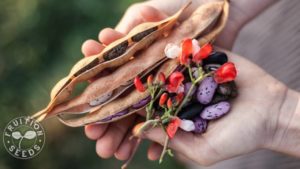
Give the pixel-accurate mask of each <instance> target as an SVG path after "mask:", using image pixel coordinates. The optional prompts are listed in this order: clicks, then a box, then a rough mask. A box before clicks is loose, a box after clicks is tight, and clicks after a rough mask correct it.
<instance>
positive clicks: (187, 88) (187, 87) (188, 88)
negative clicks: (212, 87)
mask: <svg viewBox="0 0 300 169" xmlns="http://www.w3.org/2000/svg"><path fill="white" fill-rule="evenodd" d="M191 86H192V82H187V83H185V84H184V95H186V94H187V93H188V92H189V90H190V88H191ZM195 91H196V88H194V90H193V91H192V93H191V95H193V94H194V93H195Z"/></svg>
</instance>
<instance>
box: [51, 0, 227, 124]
mask: <svg viewBox="0 0 300 169" xmlns="http://www.w3.org/2000/svg"><path fill="white" fill-rule="evenodd" d="M228 8H229V6H228V2H227V1H224V2H210V3H206V4H204V5H202V6H200V7H199V8H198V9H197V10H196V11H195V12H194V13H193V14H192V15H191V16H190V17H189V18H188V19H187V20H185V21H184V22H183V23H181V24H180V25H179V26H178V27H176V28H175V29H174V30H173V31H172V32H171V33H170V35H169V36H168V37H166V38H163V39H159V40H157V41H156V42H155V43H154V44H152V45H151V46H149V47H148V48H147V49H145V50H143V51H142V52H140V53H139V54H138V55H137V56H136V57H135V58H134V59H133V60H130V61H128V62H127V63H126V64H124V65H123V66H121V67H120V68H118V69H116V71H115V72H113V73H112V74H111V75H109V76H107V77H102V78H100V79H98V80H97V81H98V82H97V81H96V83H94V85H95V87H93V88H92V87H90V88H87V90H89V91H88V92H86V91H85V92H86V93H85V92H84V93H85V94H86V95H85V94H84V93H83V94H82V95H81V96H79V97H78V98H76V99H78V100H81V101H78V100H77V101H78V102H77V103H76V101H75V100H76V99H74V100H70V101H69V102H66V103H68V104H73V105H72V106H70V107H68V109H69V108H74V107H76V106H78V105H80V104H81V103H84V104H86V103H88V101H91V100H93V99H94V98H97V97H98V96H99V95H101V94H103V93H105V91H111V90H117V89H119V88H121V87H122V85H121V84H124V83H126V82H127V81H128V80H132V79H133V78H134V77H135V76H137V75H140V73H141V72H145V70H147V69H148V70H149V68H151V67H152V68H153V70H151V71H150V72H152V73H153V72H156V73H158V72H164V73H165V74H166V75H170V74H171V73H172V72H173V71H174V70H175V69H176V67H178V63H177V62H176V61H175V60H168V61H162V60H163V59H165V55H164V48H165V46H166V45H167V44H168V43H171V42H172V43H175V44H178V45H179V44H180V43H181V40H182V39H185V38H196V39H198V40H199V44H200V45H201V46H202V45H204V44H206V43H208V42H212V41H213V40H214V39H215V38H216V36H217V35H218V33H220V31H221V30H222V29H223V28H224V26H225V23H226V20H227V17H228ZM159 61H162V62H161V63H160V62H159ZM157 63H159V64H157ZM158 65H161V66H160V68H159V69H156V66H158ZM146 72H147V71H146ZM146 74H147V73H146ZM125 76H126V78H125ZM127 76H128V78H127ZM123 78H125V79H123ZM109 79H110V80H113V82H120V83H114V84H112V83H113V82H110V81H109ZM103 83H104V84H105V83H107V84H108V86H109V85H112V86H113V85H114V86H113V87H111V88H110V90H106V89H107V88H105V86H104V85H102V86H101V84H103ZM91 85H93V83H92V84H91ZM100 86H101V87H100ZM92 93H97V94H96V95H95V96H92ZM148 95H149V94H148V93H147V92H145V93H139V92H137V91H136V90H134V89H133V88H130V87H129V88H126V90H124V91H122V92H121V93H119V95H118V96H117V97H115V98H114V99H112V100H111V101H110V102H107V103H105V104H102V105H101V106H98V107H96V108H95V109H94V110H92V111H91V112H90V113H89V114H86V115H84V116H82V117H79V118H72V119H66V118H64V116H62V114H61V112H60V111H56V112H55V113H53V114H52V115H55V114H57V113H59V118H60V120H61V121H62V122H63V123H64V124H66V125H68V126H72V127H78V126H83V125H87V124H93V123H110V122H113V121H116V120H119V119H122V118H124V117H127V116H129V115H131V114H132V113H134V112H136V111H138V110H139V109H142V108H143V107H140V108H139V109H134V108H133V107H132V106H133V105H134V104H136V103H138V102H139V101H141V100H143V99H145V98H147V97H148ZM88 97H90V98H89V99H87V98H88ZM64 106H65V105H64V104H61V105H58V106H57V107H56V108H55V109H56V110H57V109H59V108H61V107H64ZM78 107H80V106H78ZM55 109H54V110H55Z"/></svg>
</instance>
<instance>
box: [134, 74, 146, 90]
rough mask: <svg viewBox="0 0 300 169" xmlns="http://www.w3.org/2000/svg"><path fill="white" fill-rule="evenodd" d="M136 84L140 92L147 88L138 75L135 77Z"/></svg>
mask: <svg viewBox="0 0 300 169" xmlns="http://www.w3.org/2000/svg"><path fill="white" fill-rule="evenodd" d="M134 85H135V88H136V89H137V90H138V91H139V92H144V91H145V90H146V88H145V86H144V85H143V83H142V81H141V79H140V78H139V77H138V76H137V77H135V78H134Z"/></svg>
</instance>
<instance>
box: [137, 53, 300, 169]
mask: <svg viewBox="0 0 300 169" xmlns="http://www.w3.org/2000/svg"><path fill="white" fill-rule="evenodd" d="M227 53H228V52H227ZM228 55H229V56H230V57H229V60H230V61H232V62H234V63H235V65H236V67H237V70H238V77H237V79H236V84H237V86H238V91H239V95H238V97H237V98H236V99H234V100H233V101H232V108H231V110H230V112H229V113H228V115H226V116H225V117H223V118H221V119H219V120H216V121H212V122H210V123H209V125H208V129H207V131H206V133H204V134H202V135H200V134H194V133H191V132H184V131H182V130H179V131H177V133H176V135H175V137H174V138H173V139H171V140H170V142H169V147H170V148H171V149H173V150H175V152H176V153H178V154H180V155H182V156H183V157H185V158H187V159H190V160H193V161H195V162H196V163H198V164H202V165H210V164H213V163H216V162H218V161H222V160H225V159H229V158H232V157H235V156H238V155H242V154H246V153H249V152H252V151H255V150H258V149H260V148H268V149H272V150H276V151H282V152H286V153H290V154H293V155H297V154H295V153H293V152H292V151H290V152H287V151H286V148H287V147H289V149H291V148H292V147H294V148H295V146H296V145H297V144H289V145H286V143H284V144H285V147H284V148H281V149H279V148H278V145H280V144H281V142H285V141H282V140H283V139H284V137H285V136H284V131H287V128H288V127H289V125H290V123H289V122H288V121H289V119H291V117H293V116H294V112H295V108H296V105H297V102H298V100H299V95H298V94H296V93H294V92H292V91H291V90H289V89H287V87H286V86H285V85H283V84H282V83H280V82H279V81H277V80H276V79H274V78H273V77H271V76H270V75H268V74H267V73H266V72H265V71H263V70H262V69H261V68H259V67H258V66H256V65H255V64H253V63H251V62H249V61H248V60H246V59H244V58H242V57H240V56H238V55H235V54H233V53H228ZM298 119H299V117H298ZM293 121H294V122H293V124H294V126H295V121H296V119H294V120H293ZM292 126H293V125H292ZM294 128H295V127H294ZM298 131H299V125H298ZM279 133H280V134H279ZM288 135H290V136H294V137H296V136H298V138H299V134H297V133H296V132H295V130H294V132H293V134H288ZM139 137H141V138H144V139H149V140H151V141H153V142H156V143H159V144H160V145H163V144H164V141H165V138H166V137H167V136H166V134H165V132H164V131H163V130H161V128H154V129H150V130H147V131H145V132H144V133H143V134H142V135H140V136H139ZM295 140H297V139H295V138H294V139H293V141H288V143H291V142H294V141H295ZM161 151H162V147H161V146H158V145H153V147H151V148H150V149H149V153H148V155H149V156H150V158H151V159H158V158H159V156H160V154H161ZM294 152H296V151H294ZM299 155H300V154H299V152H298V156H299Z"/></svg>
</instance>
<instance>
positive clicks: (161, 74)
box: [158, 72, 166, 84]
mask: <svg viewBox="0 0 300 169" xmlns="http://www.w3.org/2000/svg"><path fill="white" fill-rule="evenodd" d="M158 78H159V80H160V81H161V82H162V84H165V83H166V76H165V74H164V73H163V72H160V73H159V75H158Z"/></svg>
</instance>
